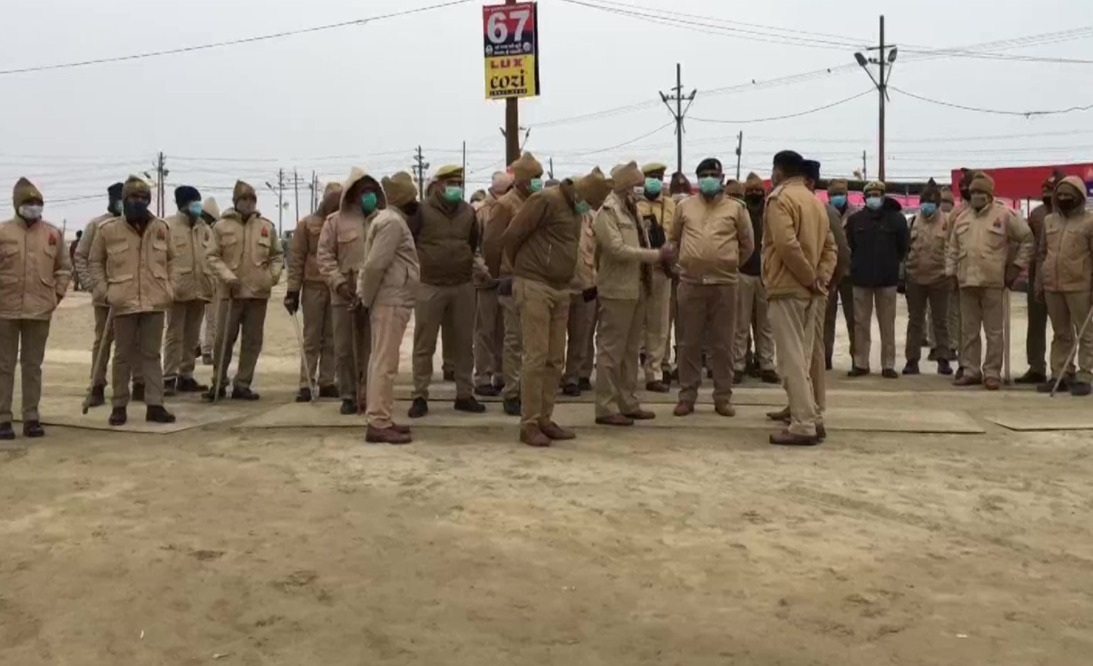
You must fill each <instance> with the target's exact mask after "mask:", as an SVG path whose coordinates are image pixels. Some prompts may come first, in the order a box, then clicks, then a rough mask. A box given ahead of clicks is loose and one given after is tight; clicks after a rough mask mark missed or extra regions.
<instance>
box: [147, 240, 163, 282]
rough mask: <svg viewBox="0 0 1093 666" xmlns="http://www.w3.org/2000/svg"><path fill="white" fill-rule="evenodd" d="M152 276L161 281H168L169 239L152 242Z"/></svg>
mask: <svg viewBox="0 0 1093 666" xmlns="http://www.w3.org/2000/svg"><path fill="white" fill-rule="evenodd" d="M150 268H151V271H152V275H153V276H155V277H156V278H159V279H161V280H166V279H167V239H159V238H155V239H153V240H152V265H151V266H150Z"/></svg>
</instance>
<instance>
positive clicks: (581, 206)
mask: <svg viewBox="0 0 1093 666" xmlns="http://www.w3.org/2000/svg"><path fill="white" fill-rule="evenodd" d="M591 210H592V206H589V205H588V203H586V202H584V201H578V202H577V213H578V214H580V215H584V214H585V213H588V212H590V211H591Z"/></svg>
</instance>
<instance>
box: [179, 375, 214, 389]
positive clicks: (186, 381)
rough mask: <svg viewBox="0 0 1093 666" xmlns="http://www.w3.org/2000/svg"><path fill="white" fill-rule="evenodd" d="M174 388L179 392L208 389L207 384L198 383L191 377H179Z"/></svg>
mask: <svg viewBox="0 0 1093 666" xmlns="http://www.w3.org/2000/svg"><path fill="white" fill-rule="evenodd" d="M176 388H177V390H178V392H179V393H204V392H205V391H208V390H209V387H208V386H205V385H204V384H198V383H197V380H196V379H194V378H193V377H179V378H178V384H177V387H176Z"/></svg>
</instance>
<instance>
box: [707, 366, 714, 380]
mask: <svg viewBox="0 0 1093 666" xmlns="http://www.w3.org/2000/svg"><path fill="white" fill-rule="evenodd" d="M706 379H713V368H707V369H706Z"/></svg>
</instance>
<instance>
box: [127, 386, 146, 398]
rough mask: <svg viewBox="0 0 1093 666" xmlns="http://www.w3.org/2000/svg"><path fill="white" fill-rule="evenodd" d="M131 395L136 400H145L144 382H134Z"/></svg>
mask: <svg viewBox="0 0 1093 666" xmlns="http://www.w3.org/2000/svg"><path fill="white" fill-rule="evenodd" d="M129 396H130V398H131V399H132V400H133V401H135V402H144V384H133V391H132V393H130V394H129Z"/></svg>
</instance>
